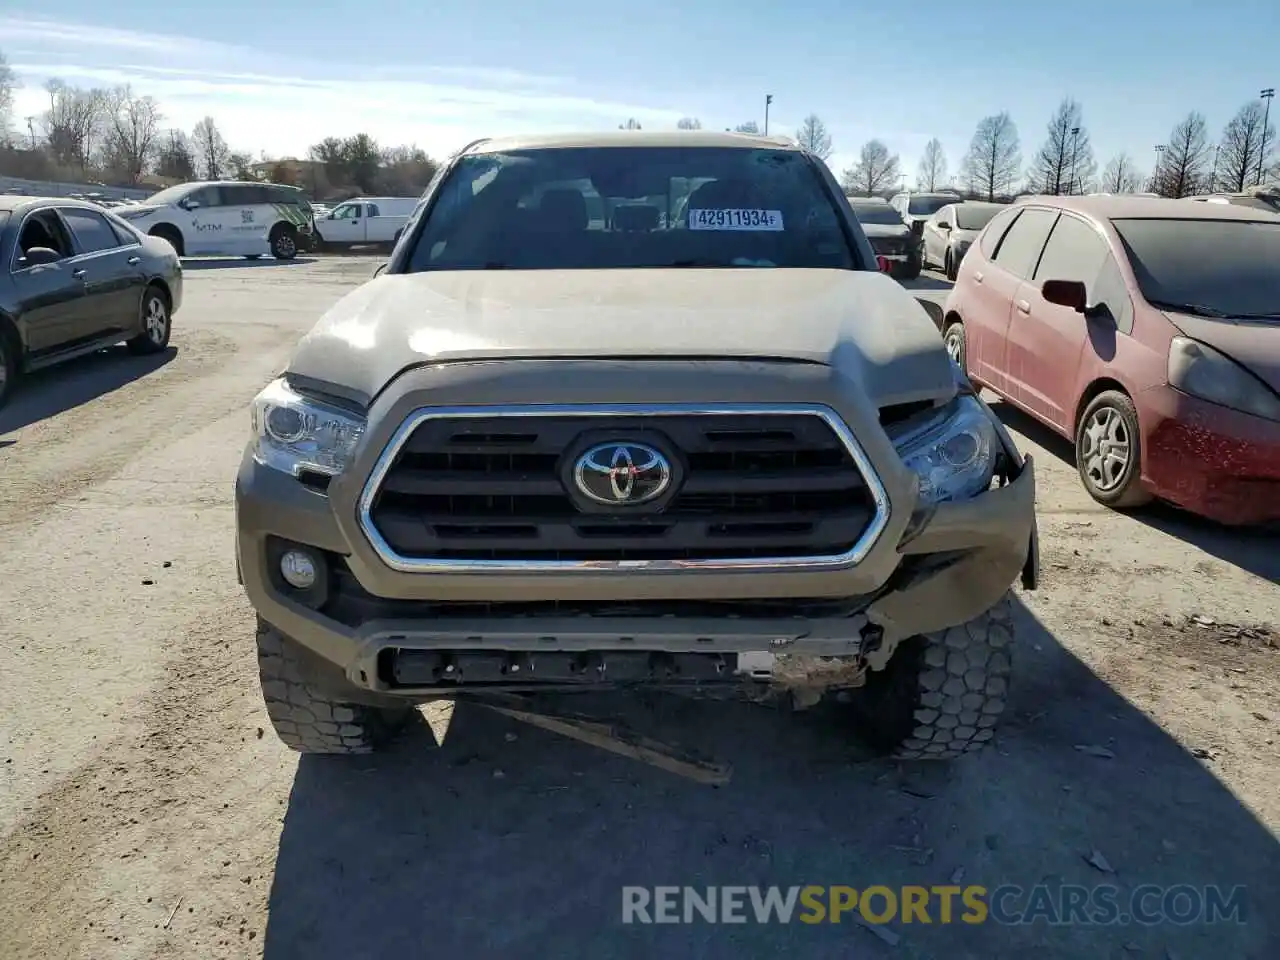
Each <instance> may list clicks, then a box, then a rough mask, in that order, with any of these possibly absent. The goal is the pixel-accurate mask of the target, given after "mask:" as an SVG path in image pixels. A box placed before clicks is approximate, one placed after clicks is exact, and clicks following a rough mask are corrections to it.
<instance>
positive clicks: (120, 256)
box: [0, 196, 182, 407]
mask: <svg viewBox="0 0 1280 960" xmlns="http://www.w3.org/2000/svg"><path fill="white" fill-rule="evenodd" d="M0 263H2V264H3V266H4V269H3V271H0V407H2V406H3V405H4V403H5V401H6V400H7V399H8V398H9V396H10V394H11V393H12V390H13V388H14V386H15V384H16V381H17V378H18V377H19V376H20V375H21V374H23V373H26V372H28V371H31V370H37V369H40V368H42V367H47V366H52V365H53V364H55V363H60V362H61V361H63V360H69V359H71V358H72V357H78V356H81V355H83V354H86V353H92V352H93V351H95V350H100V349H102V348H103V347H107V346H111V345H113V344H116V343H120V342H124V343H126V344H128V346H129V349H130V350H131V351H132V352H134V353H156V352H159V351H161V350H164V349H165V348H166V347H167V346H168V344H169V335H170V332H171V328H172V321H173V315H174V314H175V313H176V312H177V310H178V308H179V307H180V306H181V305H182V265H181V263H180V262H179V260H178V255H177V253H176V251H175V250H174V248H173V246H172V245H171V244H170V243H168V242H167V241H166V240H164V239H162V238H160V237H151V236H147V235H146V234H144V233H142V232H140V231H139V230H138V229H137V228H136V227H134V226H132V225H130V224H129V223H127V222H126V221H124V220H123V219H121V218H120V217H118V216H116V215H115V214H114V213H112V212H111V211H108V210H104V209H102V208H100V207H98V206H97V205H96V204H92V203H89V202H87V201H82V200H73V199H71V198H68V197H62V198H39V197H35V198H33V197H20V196H0Z"/></svg>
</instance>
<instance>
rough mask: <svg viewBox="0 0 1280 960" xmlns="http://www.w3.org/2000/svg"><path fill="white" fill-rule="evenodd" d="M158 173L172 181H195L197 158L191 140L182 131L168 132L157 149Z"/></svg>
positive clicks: (161, 138)
mask: <svg viewBox="0 0 1280 960" xmlns="http://www.w3.org/2000/svg"><path fill="white" fill-rule="evenodd" d="M156 173H158V174H160V176H162V177H168V178H170V179H172V180H194V179H195V178H196V157H195V151H194V150H193V149H192V147H191V140H190V138H188V137H187V135H186V134H185V133H183V132H182V131H181V130H166V131H165V132H164V134H163V135H162V136H161V137H160V138H159V143H158V145H157V147H156Z"/></svg>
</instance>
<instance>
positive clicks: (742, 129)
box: [733, 120, 760, 134]
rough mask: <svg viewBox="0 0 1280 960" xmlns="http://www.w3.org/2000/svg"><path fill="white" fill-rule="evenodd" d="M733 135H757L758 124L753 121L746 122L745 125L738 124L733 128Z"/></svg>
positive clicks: (758, 130)
mask: <svg viewBox="0 0 1280 960" xmlns="http://www.w3.org/2000/svg"><path fill="white" fill-rule="evenodd" d="M733 132H734V133H750V134H758V133H759V132H760V124H758V123H756V122H755V121H754V120H748V121H747V122H746V123H740V124H738V125H737V126H736V127H734V128H733Z"/></svg>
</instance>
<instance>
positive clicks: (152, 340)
mask: <svg viewBox="0 0 1280 960" xmlns="http://www.w3.org/2000/svg"><path fill="white" fill-rule="evenodd" d="M141 326H142V332H141V333H140V334H138V335H137V336H136V337H134V338H133V339H132V340H129V341H127V342H126V346H127V347H128V348H129V350H130V352H131V353H159V352H160V351H161V350H164V349H165V348H166V347H168V346H169V335H170V334H171V333H172V331H173V318H172V316H171V314H170V312H169V298H168V297H166V296H165V295H164V293H163V292H162V291H161V290H160V289H159V288H158V287H147V292H146V294H145V295H144V296H143V298H142V317H141Z"/></svg>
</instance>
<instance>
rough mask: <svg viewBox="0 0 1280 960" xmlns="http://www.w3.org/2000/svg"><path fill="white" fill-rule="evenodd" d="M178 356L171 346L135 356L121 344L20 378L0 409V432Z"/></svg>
mask: <svg viewBox="0 0 1280 960" xmlns="http://www.w3.org/2000/svg"><path fill="white" fill-rule="evenodd" d="M177 355H178V351H177V350H176V349H175V348H174V347H169V348H168V349H167V350H164V351H162V352H161V353H155V354H151V355H150V356H134V355H133V354H131V353H129V351H128V349H126V348H125V347H123V346H117V347H111V348H109V349H107V350H99V351H98V352H96V353H91V354H89V355H88V356H85V357H80V358H78V359H76V360H71V361H68V362H67V363H62V364H58V365H57V366H54V367H48V368H47V369H44V370H40V371H37V372H36V373H33V374H30V375H28V376H26V377H23V378H22V380H20V381H19V383H18V385H17V389H16V390H15V391H14V392H13V395H12V396H11V398H10V400H9V402H8V403H7V404H5V406H4V407H3V408H0V434H4V433H8V432H10V431H11V430H20V429H21V428H23V427H26V426H30V425H31V424H33V423H36V422H38V421H40V420H47V419H48V418H49V417H56V416H57V415H58V414H60V413H63V412H64V411H67V410H70V409H72V408H73V407H78V406H80V405H81V404H83V403H88V402H89V401H90V400H95V399H97V398H98V397H101V396H105V395H106V394H108V393H111V392H112V391H114V390H119V389H120V388H121V387H123V386H125V385H127V384H130V383H132V382H133V381H135V380H141V379H142V378H143V377H145V376H147V375H148V374H151V373H154V372H155V371H157V370H159V369H160V368H161V367H163V366H164V365H165V364H167V363H169V362H170V361H171V360H173V358H174V357H176V356H177Z"/></svg>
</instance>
